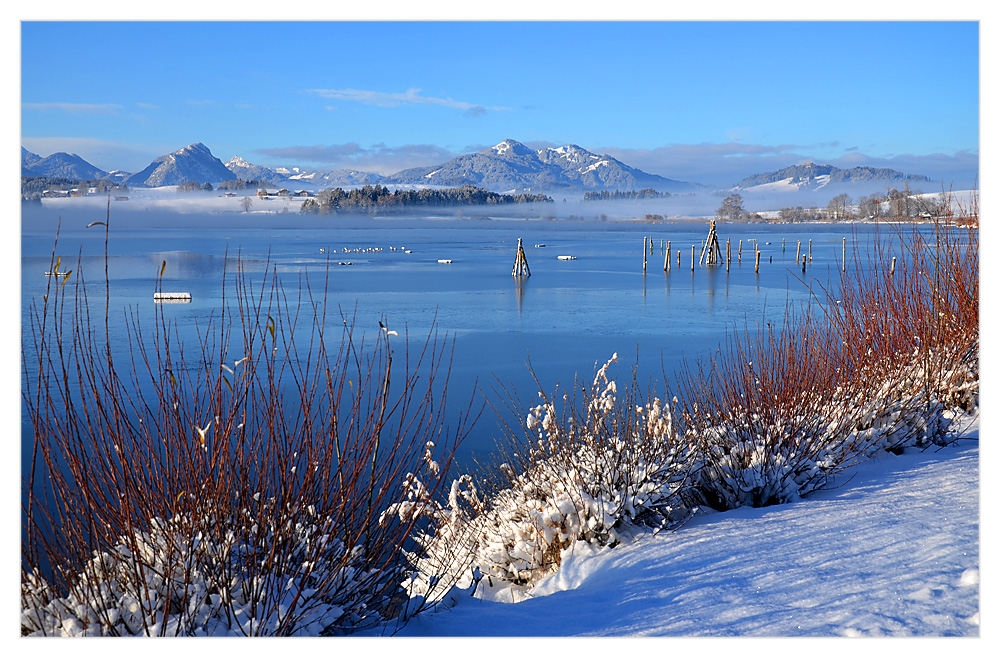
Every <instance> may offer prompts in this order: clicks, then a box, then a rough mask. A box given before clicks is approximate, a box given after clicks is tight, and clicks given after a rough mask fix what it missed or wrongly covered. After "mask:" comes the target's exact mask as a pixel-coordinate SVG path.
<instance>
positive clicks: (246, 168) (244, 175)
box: [226, 155, 286, 183]
mask: <svg viewBox="0 0 1000 658" xmlns="http://www.w3.org/2000/svg"><path fill="white" fill-rule="evenodd" d="M226 169H228V170H229V171H231V172H233V174H235V175H236V178H237V179H239V180H260V181H265V182H271V183H283V182H284V180H285V178H286V177H285V176H282V175H280V174H279V173H278V172H276V171H275V170H274V169H271V168H270V167H265V166H264V165H258V164H253V163H251V162H248V161H246V160H244V159H243V158H241V157H240V156H238V155H234V156H233V157H232V159H230V160H229V162H227V163H226Z"/></svg>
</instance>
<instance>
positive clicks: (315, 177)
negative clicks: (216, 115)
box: [226, 156, 383, 188]
mask: <svg viewBox="0 0 1000 658" xmlns="http://www.w3.org/2000/svg"><path fill="white" fill-rule="evenodd" d="M226 167H227V168H228V169H229V170H230V171H232V172H233V173H234V174H236V176H237V177H238V178H239V179H240V180H260V181H264V182H268V183H273V184H274V185H295V186H304V187H312V188H324V187H355V186H358V185H374V184H375V183H379V182H381V181H382V178H383V176H381V175H379V174H375V173H372V172H369V171H358V170H356V169H333V170H322V169H320V170H316V169H304V168H302V167H275V168H273V169H272V168H271V167H266V166H264V165H258V164H252V163H250V162H248V161H247V160H245V159H243V158H241V157H239V156H235V157H233V158H232V159H231V160H230V161H229V162H227V163H226Z"/></svg>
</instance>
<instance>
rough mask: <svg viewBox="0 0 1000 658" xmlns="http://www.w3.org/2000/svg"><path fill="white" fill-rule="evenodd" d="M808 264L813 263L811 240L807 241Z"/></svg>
mask: <svg viewBox="0 0 1000 658" xmlns="http://www.w3.org/2000/svg"><path fill="white" fill-rule="evenodd" d="M809 262H810V263H811V262H813V241H812V238H810V239H809Z"/></svg>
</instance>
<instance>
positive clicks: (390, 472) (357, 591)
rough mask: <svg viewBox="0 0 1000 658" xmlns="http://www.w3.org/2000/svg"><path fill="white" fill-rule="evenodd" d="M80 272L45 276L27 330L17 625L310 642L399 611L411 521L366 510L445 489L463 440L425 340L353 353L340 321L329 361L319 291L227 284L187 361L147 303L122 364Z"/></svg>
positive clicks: (462, 426)
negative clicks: (292, 295)
mask: <svg viewBox="0 0 1000 658" xmlns="http://www.w3.org/2000/svg"><path fill="white" fill-rule="evenodd" d="M77 271H78V272H79V268H77ZM161 274H162V269H161ZM77 280H78V281H80V283H78V284H77V285H76V286H75V287H74V286H70V285H63V283H64V282H63V283H60V284H51V285H50V288H49V291H48V294H46V295H45V296H44V298H43V300H41V306H40V307H38V306H37V305H36V306H35V307H33V309H32V312H31V314H30V318H29V322H30V328H29V331H28V332H26V334H27V340H26V344H25V345H24V360H25V363H24V374H25V386H24V389H23V397H24V402H25V409H26V416H27V418H28V419H29V421H30V422H31V425H32V427H33V446H32V455H33V459H32V461H31V463H30V466H29V467H27V468H26V471H25V473H24V479H23V482H24V484H23V489H22V520H23V528H24V531H23V535H22V559H21V574H22V577H21V583H22V589H21V631H22V633H23V634H29V635H203V634H209V635H211V634H237V635H317V634H339V633H351V632H356V631H358V630H360V629H366V628H371V627H373V626H379V625H384V624H387V623H390V620H391V622H392V623H402V622H403V621H405V619H406V614H407V612H406V608H405V606H404V605H403V603H404V602H405V599H406V594H405V592H404V591H403V590H402V589H401V587H400V583H401V582H402V580H403V579H404V575H405V569H406V567H407V560H406V556H405V554H404V552H403V546H404V544H406V543H407V540H408V538H409V536H410V533H411V531H412V530H413V524H412V523H408V522H404V521H400V520H398V519H395V520H394V521H392V522H390V523H382V522H380V517H381V516H382V515H383V512H384V511H385V510H386V509H387V508H389V507H390V506H391V505H393V504H395V503H398V502H400V497H401V492H402V491H403V487H402V483H403V479H404V477H405V476H406V474H407V473H409V472H413V473H416V474H417V475H418V476H419V477H420V478H421V481H422V482H423V483H424V485H425V486H426V487H427V488H428V495H430V496H437V495H439V489H440V488H441V487H443V486H444V485H445V483H446V481H445V480H444V477H445V474H446V472H447V468H448V464H449V462H450V459H451V455H452V454H453V452H454V446H455V445H457V442H458V441H459V440H460V439H461V437H462V436H463V434H464V432H467V431H468V428H467V426H466V423H465V422H464V421H461V422H460V423H459V426H458V427H457V428H456V430H455V438H454V441H451V440H450V439H449V438H448V437H446V436H444V433H443V431H442V429H441V426H442V413H443V409H444V405H443V401H444V398H445V395H446V391H447V384H446V379H447V377H446V376H444V377H443V378H442V377H439V376H438V373H439V368H440V365H441V363H442V361H443V358H442V357H443V352H442V351H441V350H440V347H439V346H438V345H437V343H436V341H435V340H433V334H431V335H429V336H428V338H427V340H426V342H425V343H424V344H423V348H422V349H421V350H420V351H419V352H418V354H417V358H412V359H411V358H410V357H411V355H412V352H411V351H410V350H411V349H412V344H409V343H408V348H407V349H406V350H405V354H404V355H405V357H406V358H405V359H403V360H402V362H400V361H394V355H395V352H394V350H393V349H391V348H390V345H389V340H390V339H389V336H390V332H388V331H387V330H384V328H380V329H377V331H378V334H377V336H376V338H375V339H374V340H373V341H369V342H368V343H367V344H366V341H365V338H364V337H363V336H362V337H361V338H358V337H357V336H355V334H354V328H353V324H352V323H350V322H349V321H348V319H347V318H342V317H341V318H339V319H341V320H343V322H342V325H343V330H342V331H343V333H342V334H341V340H340V343H339V347H337V348H336V349H337V350H338V351H337V352H336V353H328V352H327V345H331V344H332V345H334V346H335V347H336V340H335V337H331V336H326V335H325V331H326V327H327V325H328V324H332V323H328V321H327V318H326V317H325V313H326V307H325V305H324V304H325V302H324V300H323V299H318V300H316V299H312V298H311V297H310V293H309V291H308V288H307V287H306V288H302V289H300V296H299V298H298V300H297V301H296V300H294V299H292V300H289V297H288V296H287V295H286V294H285V293H284V291H283V290H282V288H281V285H280V282H279V281H278V280H277V276H276V274H273V273H272V274H271V276H270V277H267V278H265V279H264V280H263V282H261V283H260V285H259V287H257V288H252V287H251V285H250V282H249V280H248V279H247V278H246V277H245V276H243V275H242V274H241V275H240V276H238V277H237V279H236V286H235V293H231V294H235V297H236V303H235V304H230V303H228V300H224V302H223V304H224V306H225V311H226V312H225V314H224V315H222V316H220V319H218V320H216V319H212V320H211V321H209V323H208V324H207V326H205V327H202V332H203V333H200V334H199V341H198V342H197V343H196V344H195V346H194V354H191V353H190V352H188V353H185V350H184V349H183V347H182V346H181V341H180V338H179V337H178V336H176V334H175V333H174V332H172V331H171V324H170V322H169V321H168V320H167V319H166V318H165V316H164V315H163V314H162V312H161V313H159V314H158V316H157V319H156V322H154V323H153V325H154V326H153V327H152V328H150V327H148V326H147V327H144V328H140V327H139V325H138V322H137V321H135V323H134V324H132V325H131V326H129V335H128V344H129V346H130V352H129V353H127V354H126V356H125V358H124V359H118V358H116V356H115V354H114V353H113V351H112V350H111V349H110V348H109V347H108V342H109V340H110V336H109V335H108V334H107V333H102V331H101V330H100V329H95V328H94V327H93V326H92V325H91V323H90V317H89V314H88V313H89V311H87V310H86V309H87V302H86V291H85V289H84V286H83V284H82V279H77ZM229 299H231V297H230V298H229ZM223 318H224V319H223ZM336 324H341V323H340V322H338V323H336ZM233 325H235V326H236V328H235V330H234V329H233V328H232V327H233ZM335 326H336V325H335ZM392 333H393V334H395V332H392ZM234 335H235V336H236V337H235V338H234ZM416 347H418V348H419V347H420V346H419V345H416ZM121 361H125V363H122V362H121ZM442 379H444V382H442ZM390 380H392V384H391V385H390ZM431 437H434V438H435V440H436V441H437V442H438V443H439V448H437V449H434V450H429V451H428V452H427V454H426V455H425V447H427V445H428V439H429V438H431ZM425 457H426V458H427V460H428V462H433V463H434V465H435V468H434V470H433V471H432V470H430V469H429V468H427V469H425V468H424V465H425V460H424V458H425ZM439 463H440V464H442V467H438V464H439Z"/></svg>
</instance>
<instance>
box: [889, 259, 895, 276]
mask: <svg viewBox="0 0 1000 658" xmlns="http://www.w3.org/2000/svg"><path fill="white" fill-rule="evenodd" d="M895 273H896V257H895V256H893V257H892V265H890V266H889V276H892V275H894V274H895Z"/></svg>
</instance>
